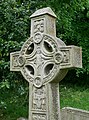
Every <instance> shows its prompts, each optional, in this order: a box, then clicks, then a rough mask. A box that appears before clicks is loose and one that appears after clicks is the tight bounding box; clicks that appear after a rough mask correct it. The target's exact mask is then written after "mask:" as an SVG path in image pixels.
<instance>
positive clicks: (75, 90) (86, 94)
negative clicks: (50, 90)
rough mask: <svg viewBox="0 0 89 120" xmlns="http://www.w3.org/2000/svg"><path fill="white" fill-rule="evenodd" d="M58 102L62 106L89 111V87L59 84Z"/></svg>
mask: <svg viewBox="0 0 89 120" xmlns="http://www.w3.org/2000/svg"><path fill="white" fill-rule="evenodd" d="M60 99H61V100H60V103H61V108H63V107H74V108H79V109H84V110H88V111H89V87H86V86H76V85H75V86H74V85H60Z"/></svg>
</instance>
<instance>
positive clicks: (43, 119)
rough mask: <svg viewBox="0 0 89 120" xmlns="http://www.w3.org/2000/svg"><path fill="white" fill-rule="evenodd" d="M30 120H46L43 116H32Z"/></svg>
mask: <svg viewBox="0 0 89 120" xmlns="http://www.w3.org/2000/svg"><path fill="white" fill-rule="evenodd" d="M32 120H47V117H46V115H45V114H40V113H38V114H33V115H32Z"/></svg>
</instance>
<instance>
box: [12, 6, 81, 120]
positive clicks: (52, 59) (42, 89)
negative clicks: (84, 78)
mask: <svg viewBox="0 0 89 120" xmlns="http://www.w3.org/2000/svg"><path fill="white" fill-rule="evenodd" d="M55 20H56V15H55V14H54V12H53V11H52V10H51V8H49V7H47V8H43V9H39V10H37V11H36V12H35V13H33V14H32V15H31V35H30V38H28V40H27V41H26V42H25V43H24V45H23V46H22V48H21V50H20V51H18V52H14V53H11V54H10V70H11V71H21V73H22V75H23V76H24V78H25V79H26V80H27V81H28V82H29V119H28V120H61V117H60V97H59V82H60V81H61V80H62V79H63V78H64V77H65V75H66V74H67V72H68V69H70V68H81V67H82V51H81V48H80V47H77V46H66V45H65V43H64V42H63V41H62V40H60V39H59V38H57V37H56V25H55Z"/></svg>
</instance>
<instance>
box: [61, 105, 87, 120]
mask: <svg viewBox="0 0 89 120" xmlns="http://www.w3.org/2000/svg"><path fill="white" fill-rule="evenodd" d="M61 120H89V111H85V110H81V109H76V108H71V107H65V108H63V109H62V110H61Z"/></svg>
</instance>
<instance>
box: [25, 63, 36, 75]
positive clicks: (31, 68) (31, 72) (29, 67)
mask: <svg viewBox="0 0 89 120" xmlns="http://www.w3.org/2000/svg"><path fill="white" fill-rule="evenodd" d="M25 67H26V69H27V72H28V73H29V74H30V75H34V68H33V67H32V66H31V65H26V66H25Z"/></svg>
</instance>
